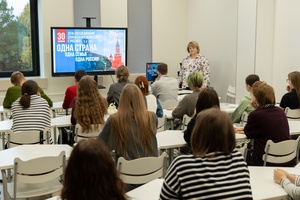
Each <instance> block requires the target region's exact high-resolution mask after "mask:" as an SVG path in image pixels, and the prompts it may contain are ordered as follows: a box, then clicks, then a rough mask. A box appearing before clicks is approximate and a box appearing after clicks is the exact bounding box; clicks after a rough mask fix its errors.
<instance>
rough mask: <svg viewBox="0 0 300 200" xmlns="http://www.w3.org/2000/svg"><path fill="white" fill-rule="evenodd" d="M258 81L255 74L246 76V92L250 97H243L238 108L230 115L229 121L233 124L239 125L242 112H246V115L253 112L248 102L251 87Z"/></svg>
mask: <svg viewBox="0 0 300 200" xmlns="http://www.w3.org/2000/svg"><path fill="white" fill-rule="evenodd" d="M256 81H259V76H258V75H256V74H251V75H249V76H247V78H246V80H245V82H246V90H247V91H248V92H249V93H250V95H248V96H245V97H244V98H243V99H242V100H241V101H240V104H239V106H238V107H237V108H236V109H235V111H234V112H233V113H232V115H231V119H232V122H233V123H240V122H241V120H242V119H241V118H242V115H243V112H245V111H246V112H247V113H248V114H249V113H250V112H252V111H253V110H254V108H253V107H252V106H251V104H250V100H251V99H252V95H253V91H252V85H253V84H254V83H255V82H256Z"/></svg>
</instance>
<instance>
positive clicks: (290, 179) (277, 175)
mask: <svg viewBox="0 0 300 200" xmlns="http://www.w3.org/2000/svg"><path fill="white" fill-rule="evenodd" d="M274 181H275V183H278V184H279V185H281V187H282V188H283V189H284V190H285V191H286V192H287V193H288V195H289V196H290V197H292V199H300V187H299V186H300V176H299V175H294V174H290V173H288V172H287V171H285V170H283V169H275V170H274Z"/></svg>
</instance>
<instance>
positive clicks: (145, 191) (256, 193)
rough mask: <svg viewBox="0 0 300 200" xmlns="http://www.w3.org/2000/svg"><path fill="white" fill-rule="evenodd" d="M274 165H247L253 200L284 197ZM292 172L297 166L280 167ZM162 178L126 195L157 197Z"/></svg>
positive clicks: (145, 198)
mask: <svg viewBox="0 0 300 200" xmlns="http://www.w3.org/2000/svg"><path fill="white" fill-rule="evenodd" d="M274 169H276V167H252V166H249V171H250V184H251V189H252V195H253V199H254V200H262V199H278V200H279V199H286V198H287V197H288V195H287V193H286V192H285V190H284V189H283V188H282V187H281V186H280V185H278V184H276V183H275V182H274V180H273V171H274ZM281 169H284V170H286V171H288V172H290V173H292V174H299V173H300V170H299V168H298V169H297V168H287V167H285V168H281ZM163 181H164V180H163V179H155V180H153V181H151V182H149V183H146V184H145V185H143V186H141V187H138V188H136V189H134V190H131V191H130V192H127V195H128V196H129V197H130V198H132V199H134V200H153V199H159V195H160V191H161V187H162V184H163Z"/></svg>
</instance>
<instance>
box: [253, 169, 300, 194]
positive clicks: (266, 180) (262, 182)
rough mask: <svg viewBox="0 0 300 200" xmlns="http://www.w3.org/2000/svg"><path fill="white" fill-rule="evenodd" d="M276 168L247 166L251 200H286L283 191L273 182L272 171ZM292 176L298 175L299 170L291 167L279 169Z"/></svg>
mask: <svg viewBox="0 0 300 200" xmlns="http://www.w3.org/2000/svg"><path fill="white" fill-rule="evenodd" d="M276 168H278V167H252V166H249V171H250V183H251V189H252V195H253V199H287V197H288V195H287V193H286V192H285V190H284V189H283V188H282V187H281V186H280V185H278V184H276V183H275V182H274V180H273V171H274V169H276ZM280 169H284V170H286V171H287V172H289V173H292V174H300V170H299V169H297V168H292V167H280Z"/></svg>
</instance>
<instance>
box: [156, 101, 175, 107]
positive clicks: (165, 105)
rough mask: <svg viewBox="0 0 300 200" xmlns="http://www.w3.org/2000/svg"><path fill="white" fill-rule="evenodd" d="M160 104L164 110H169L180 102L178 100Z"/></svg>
mask: <svg viewBox="0 0 300 200" xmlns="http://www.w3.org/2000/svg"><path fill="white" fill-rule="evenodd" d="M159 102H160V105H161V107H162V108H163V109H168V108H171V107H175V106H177V105H178V101H176V100H167V101H159Z"/></svg>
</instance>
